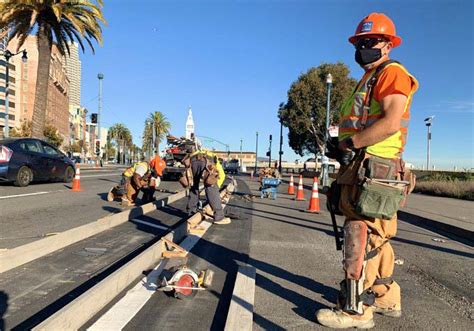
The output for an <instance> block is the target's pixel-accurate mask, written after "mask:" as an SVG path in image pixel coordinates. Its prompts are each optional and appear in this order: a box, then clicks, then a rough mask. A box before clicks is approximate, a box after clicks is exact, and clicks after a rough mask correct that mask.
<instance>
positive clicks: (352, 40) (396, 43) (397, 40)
mask: <svg viewBox="0 0 474 331" xmlns="http://www.w3.org/2000/svg"><path fill="white" fill-rule="evenodd" d="M363 36H383V37H385V38H388V39H390V41H391V42H392V44H393V47H394V48H395V47H398V46H400V44H401V43H402V38H400V37H399V36H392V35H387V34H379V33H373V32H367V33H359V34H356V35H353V36H351V37H349V42H350V43H351V44H354V43H355V42H356V40H357V39H358V38H360V37H363Z"/></svg>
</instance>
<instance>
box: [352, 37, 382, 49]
mask: <svg viewBox="0 0 474 331" xmlns="http://www.w3.org/2000/svg"><path fill="white" fill-rule="evenodd" d="M381 42H387V40H386V39H384V38H360V39H357V41H356V42H355V43H354V47H355V48H356V49H366V48H374V47H375V46H376V45H377V44H378V43H381Z"/></svg>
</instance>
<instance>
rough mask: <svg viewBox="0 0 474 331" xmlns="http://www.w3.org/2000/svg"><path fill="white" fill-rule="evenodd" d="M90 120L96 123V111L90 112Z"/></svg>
mask: <svg viewBox="0 0 474 331" xmlns="http://www.w3.org/2000/svg"><path fill="white" fill-rule="evenodd" d="M91 122H92V123H93V124H97V113H92V114H91Z"/></svg>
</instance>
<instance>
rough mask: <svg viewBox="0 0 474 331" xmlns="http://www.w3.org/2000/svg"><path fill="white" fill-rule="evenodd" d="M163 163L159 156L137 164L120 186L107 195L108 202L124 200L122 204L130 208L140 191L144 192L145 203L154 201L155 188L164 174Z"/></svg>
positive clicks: (124, 175) (126, 173) (124, 173)
mask: <svg viewBox="0 0 474 331" xmlns="http://www.w3.org/2000/svg"><path fill="white" fill-rule="evenodd" d="M163 169H164V167H163V161H162V160H161V158H159V157H158V156H157V157H155V158H154V159H153V160H151V161H150V164H148V162H146V161H141V162H137V163H135V164H134V165H133V166H131V167H129V168H127V169H126V170H125V171H124V172H123V174H122V180H121V182H120V185H119V186H116V187H114V188H112V190H111V191H110V192H109V194H108V195H107V200H108V201H113V200H114V199H115V198H119V197H121V198H122V204H123V205H127V206H130V205H132V204H134V203H135V201H136V199H137V196H138V193H139V192H140V190H142V191H143V202H150V201H152V200H153V195H154V192H155V188H156V187H157V186H158V185H159V183H160V182H159V174H160V173H161V174H162V172H163Z"/></svg>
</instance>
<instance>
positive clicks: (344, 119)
mask: <svg viewBox="0 0 474 331" xmlns="http://www.w3.org/2000/svg"><path fill="white" fill-rule="evenodd" d="M389 66H398V67H400V68H401V69H402V70H403V71H404V72H405V73H406V74H407V75H408V76H409V77H410V78H411V81H412V88H411V91H410V94H409V95H408V97H407V102H406V104H405V109H404V111H403V116H402V120H401V123H400V130H399V131H397V132H396V133H394V134H393V135H391V136H390V137H388V138H386V139H384V140H382V141H380V142H378V143H376V144H374V145H371V146H367V147H366V152H367V153H369V154H372V155H375V156H379V157H384V158H390V159H393V158H399V157H401V154H402V152H403V150H404V147H405V143H406V139H407V134H408V124H409V121H410V104H411V101H412V96H413V94H414V93H415V92H416V90H417V89H418V81H417V80H416V78H415V77H414V76H413V75H411V74H410V73H409V72H408V71H407V70H406V69H405V68H404V67H403V66H402V65H401V64H399V63H390V64H388V65H387V66H386V67H385V68H383V70H386V69H387V68H388V67H389ZM383 70H382V72H383ZM374 74H375V70H374V71H373V72H372V74H370V75H367V77H366V79H365V81H360V82H359V83H358V85H357V88H356V90H355V91H354V93H353V94H352V95H351V96H350V97H349V98H348V99H347V100H346V101H345V102H344V103H343V105H342V107H341V112H340V123H339V140H343V139H345V138H347V137H350V136H352V135H354V134H356V133H357V132H360V131H362V130H363V129H364V127H365V128H367V127H369V126H371V125H372V124H374V123H375V122H376V121H378V120H379V119H380V118H381V117H382V109H381V107H380V103H379V102H378V101H377V100H375V99H372V100H371V102H370V108H369V110H368V114H367V115H368V116H367V119H366V123H365V126H364V127H363V125H362V123H363V121H362V118H363V115H364V100H365V98H366V91H367V84H368V82H369V81H370V79H371V78H372V77H373V75H374ZM373 88H375V86H374V87H373Z"/></svg>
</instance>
